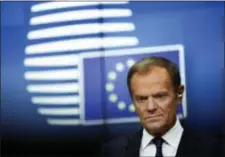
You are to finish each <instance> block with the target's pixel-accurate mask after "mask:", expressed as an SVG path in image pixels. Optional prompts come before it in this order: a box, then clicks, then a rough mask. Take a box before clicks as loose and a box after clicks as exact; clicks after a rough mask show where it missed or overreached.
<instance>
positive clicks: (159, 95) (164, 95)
mask: <svg viewBox="0 0 225 157" xmlns="http://www.w3.org/2000/svg"><path fill="white" fill-rule="evenodd" d="M167 96H168V94H156V95H153V97H154V98H157V99H160V98H166V97H167Z"/></svg>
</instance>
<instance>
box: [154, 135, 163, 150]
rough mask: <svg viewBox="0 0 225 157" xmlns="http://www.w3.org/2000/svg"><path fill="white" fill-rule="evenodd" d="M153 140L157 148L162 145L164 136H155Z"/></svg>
mask: <svg viewBox="0 0 225 157" xmlns="http://www.w3.org/2000/svg"><path fill="white" fill-rule="evenodd" d="M152 142H153V143H154V144H155V145H156V147H157V148H159V147H162V144H163V142H164V139H163V138H162V137H155V138H154V139H153V140H152Z"/></svg>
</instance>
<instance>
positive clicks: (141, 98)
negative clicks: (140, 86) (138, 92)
mask: <svg viewBox="0 0 225 157" xmlns="http://www.w3.org/2000/svg"><path fill="white" fill-rule="evenodd" d="M146 100H148V97H144V96H140V97H136V101H137V102H144V101H146Z"/></svg>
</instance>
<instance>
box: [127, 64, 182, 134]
mask: <svg viewBox="0 0 225 157" xmlns="http://www.w3.org/2000/svg"><path fill="white" fill-rule="evenodd" d="M131 92H132V97H133V101H134V104H135V109H136V112H137V114H138V116H139V117H140V120H141V123H142V125H143V127H144V128H146V130H147V131H148V132H150V133H151V134H153V135H154V134H155V135H157V134H164V133H165V132H166V131H167V130H168V129H169V128H170V127H172V126H173V124H174V123H175V120H176V109H177V104H179V103H180V102H181V97H177V93H175V90H174V87H173V84H172V82H171V79H170V76H169V74H168V72H167V71H166V69H164V68H161V67H156V66H155V67H152V68H151V69H150V70H149V72H148V73H145V74H140V73H135V74H134V75H133V76H132V78H131ZM182 92H183V90H182V91H181V94H182Z"/></svg>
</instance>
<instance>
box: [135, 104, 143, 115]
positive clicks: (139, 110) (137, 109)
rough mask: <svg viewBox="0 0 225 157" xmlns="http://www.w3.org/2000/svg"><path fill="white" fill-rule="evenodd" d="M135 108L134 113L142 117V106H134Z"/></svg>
mask: <svg viewBox="0 0 225 157" xmlns="http://www.w3.org/2000/svg"><path fill="white" fill-rule="evenodd" d="M135 110H136V113H137V114H138V116H139V117H141V118H142V117H143V116H144V112H145V110H144V108H143V107H140V106H138V105H136V106H135Z"/></svg>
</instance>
